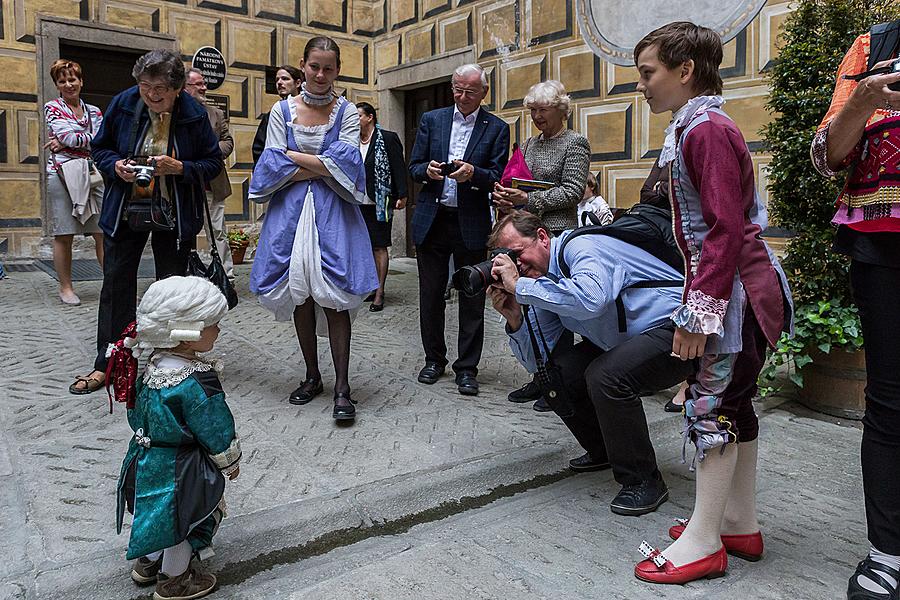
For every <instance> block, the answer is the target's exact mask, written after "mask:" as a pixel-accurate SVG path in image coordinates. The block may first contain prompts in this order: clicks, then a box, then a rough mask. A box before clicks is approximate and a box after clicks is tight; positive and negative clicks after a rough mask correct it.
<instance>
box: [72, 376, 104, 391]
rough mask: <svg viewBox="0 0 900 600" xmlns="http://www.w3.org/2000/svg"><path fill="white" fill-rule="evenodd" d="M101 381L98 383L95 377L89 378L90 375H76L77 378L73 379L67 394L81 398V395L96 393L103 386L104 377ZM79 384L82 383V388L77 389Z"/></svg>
mask: <svg viewBox="0 0 900 600" xmlns="http://www.w3.org/2000/svg"><path fill="white" fill-rule="evenodd" d="M103 379H104V380H103V381H100V380H98V379H97V378H95V377H91V376H90V375H87V376H84V375H78V376H77V377H75V382H74V383H73V384H72V385H70V386H69V393H70V394H76V395H78V396H81V395H83V394H91V393H93V392H96V391H97V390H99V389H100V388H102V387H103V384H104V383H105V381H106V376H104V378H103ZM79 383H83V384H84V387H78V384H79Z"/></svg>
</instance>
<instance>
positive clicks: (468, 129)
mask: <svg viewBox="0 0 900 600" xmlns="http://www.w3.org/2000/svg"><path fill="white" fill-rule="evenodd" d="M480 112H481V108H476V109H475V110H474V112H472V114H470V115H469V116H468V117H464V116H463V114H462V113H461V112H459V108H458V107H456V106H454V107H453V119H452V124H451V126H450V147H449V149H448V152H447V162H448V163H452V162H453V161H454V160H462V159H463V156H465V154H466V147H467V146H468V145H469V140H470V139H471V138H472V131H473V130H474V129H475V123H476V122H477V120H478V113H480ZM455 170H456V169H454V171H455ZM458 185H459V184H458V183H457V182H456V180H455V179H450V178H449V177H444V191H443V193H442V194H441V204H443V205H445V206H450V207H454V208H455V207H456V206H457V205H458V203H457V201H456V188H457V186H458Z"/></svg>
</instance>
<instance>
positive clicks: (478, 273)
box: [453, 248, 519, 298]
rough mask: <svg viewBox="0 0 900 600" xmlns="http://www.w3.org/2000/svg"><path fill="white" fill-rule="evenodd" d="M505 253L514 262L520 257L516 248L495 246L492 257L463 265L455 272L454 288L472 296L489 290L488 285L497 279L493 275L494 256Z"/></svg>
mask: <svg viewBox="0 0 900 600" xmlns="http://www.w3.org/2000/svg"><path fill="white" fill-rule="evenodd" d="M501 254H505V255H506V256H508V257H510V258H511V259H512V260H513V262H516V260H517V259H518V258H519V255H518V254H516V252H515V250H510V249H509V248H495V249H494V250H492V251H491V258H490V259H488V260H486V261H484V262H480V263H478V264H477V265H471V266H466V267H461V268H459V269H457V271H456V272H455V273H454V274H453V288H454V289H456V290H458V291H459V293H461V294H463V295H464V296H468V297H469V298H472V297H473V296H477V295H478V294H481V293H483V292H484V291H485V290H487V287H488V286H489V285H491V284H492V283H494V282H495V281H497V279H496V278H495V277H494V276H493V275H491V268H492V267H493V266H494V258H495V257H497V256H500V255H501Z"/></svg>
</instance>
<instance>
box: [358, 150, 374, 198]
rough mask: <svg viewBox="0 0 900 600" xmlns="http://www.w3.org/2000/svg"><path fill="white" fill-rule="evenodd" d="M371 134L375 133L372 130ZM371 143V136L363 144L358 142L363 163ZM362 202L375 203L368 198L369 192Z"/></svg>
mask: <svg viewBox="0 0 900 600" xmlns="http://www.w3.org/2000/svg"><path fill="white" fill-rule="evenodd" d="M372 135H375V133H374V132H373V133H372ZM371 143H372V138H371V137H369V141H368V142H366V143H365V144H363V143H362V142H360V143H359V153H360V154H362V159H363V163H365V162H366V157H367V156H368V154H369V146H370V145H371ZM363 204H375V201H374V200H372V199H371V198H369V194H368V193H366V199H365V201H363Z"/></svg>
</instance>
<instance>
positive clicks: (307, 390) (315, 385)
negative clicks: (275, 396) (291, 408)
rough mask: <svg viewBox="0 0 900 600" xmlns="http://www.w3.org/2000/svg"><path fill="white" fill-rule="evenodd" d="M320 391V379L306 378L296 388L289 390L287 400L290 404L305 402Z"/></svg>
mask: <svg viewBox="0 0 900 600" xmlns="http://www.w3.org/2000/svg"><path fill="white" fill-rule="evenodd" d="M321 393H322V380H321V379H307V380H306V381H304V382H303V383H301V384H300V387H298V388H297V389H296V390H294V391H293V392H291V395H290V396H289V397H288V402H290V403H291V404H306V403H307V402H309V401H310V400H312V399H313V398H315V397H316V396H318V395H319V394H321Z"/></svg>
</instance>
